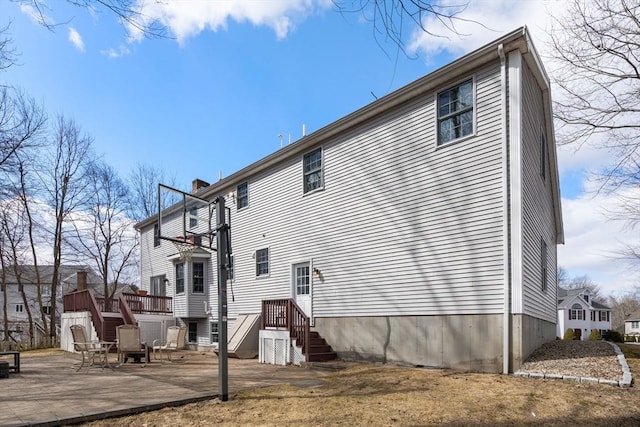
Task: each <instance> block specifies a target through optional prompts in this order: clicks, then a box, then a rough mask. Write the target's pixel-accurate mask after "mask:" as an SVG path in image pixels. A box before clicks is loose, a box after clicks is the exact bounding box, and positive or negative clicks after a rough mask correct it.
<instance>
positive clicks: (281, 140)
mask: <svg viewBox="0 0 640 427" xmlns="http://www.w3.org/2000/svg"><path fill="white" fill-rule="evenodd" d="M278 138H280V148H282V146H283V145H284V142H283V141H284V135H282V134H281V133H279V134H278Z"/></svg>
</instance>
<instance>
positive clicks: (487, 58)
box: [135, 27, 564, 243]
mask: <svg viewBox="0 0 640 427" xmlns="http://www.w3.org/2000/svg"><path fill="white" fill-rule="evenodd" d="M515 50H519V51H520V52H521V53H522V55H523V58H524V60H525V61H526V63H527V64H528V65H529V67H530V69H531V71H532V73H533V75H534V76H535V78H536V80H537V81H538V83H539V85H540V87H541V88H542V92H543V97H544V114H545V118H546V120H545V121H546V123H547V129H546V131H547V138H546V141H547V145H548V147H549V149H548V150H547V152H548V153H549V156H550V163H551V168H550V184H551V187H552V192H553V205H554V214H555V215H554V220H555V225H556V227H555V228H556V230H557V234H556V243H564V228H563V224H562V209H561V205H560V187H559V177H558V167H557V164H558V163H557V159H556V150H555V136H554V135H555V133H554V130H553V118H552V108H551V95H550V92H549V90H550V83H549V77H548V76H547V73H546V71H545V70H544V67H543V66H542V62H541V60H540V57H539V55H538V53H537V52H536V50H535V47H534V46H533V44H532V42H531V37H530V36H529V33H528V31H527V29H526V27H520V28H518V29H516V30H515V31H512V32H511V33H509V34H507V35H505V36H503V37H501V38H499V39H497V40H495V41H494V42H492V43H489V44H487V45H485V46H483V47H481V48H479V49H477V50H475V51H473V52H471V53H469V54H467V55H465V56H463V57H462V58H459V59H458V60H456V61H453V62H451V63H449V64H448V65H445V66H443V67H441V68H439V69H437V70H436V71H434V72H432V73H430V74H427V75H425V76H423V77H422V78H420V79H418V80H416V81H414V82H412V83H410V84H408V85H406V86H404V87H402V88H400V89H398V90H396V91H394V92H392V93H390V94H388V95H386V96H384V97H381V98H380V99H378V100H376V101H374V102H372V103H371V104H368V105H366V106H364V107H362V108H360V109H359V110H357V111H355V112H353V113H351V114H349V115H347V116H345V117H343V118H341V119H339V120H337V121H335V122H333V123H331V124H329V125H327V126H325V127H323V128H321V129H319V130H317V131H316V132H314V133H312V134H310V135H307V136H304V137H302V138H301V139H300V140H298V141H296V142H295V143H292V144H289V145H287V146H285V147H283V148H281V149H280V150H278V151H276V152H274V153H272V154H271V155H269V156H267V157H264V158H263V159H261V160H258V161H257V162H255V163H253V164H251V165H249V166H247V167H245V168H243V169H241V170H239V171H238V172H236V173H233V174H231V175H230V176H228V177H227V178H224V179H221V180H220V181H218V182H217V183H214V184H212V185H210V186H208V187H204V188H202V189H201V190H200V191H199V192H198V194H197V197H199V198H202V199H205V200H213V199H215V197H216V196H218V195H224V194H227V193H228V192H229V191H230V190H233V189H234V187H235V186H236V185H238V184H241V183H243V182H244V181H246V180H247V179H249V178H250V177H252V176H254V175H256V174H259V173H261V172H264V171H265V170H267V169H268V168H270V167H272V166H274V165H276V164H281V163H282V162H285V161H287V160H289V159H291V158H294V157H297V156H300V155H302V154H303V153H305V152H307V151H308V150H310V149H312V148H314V147H316V146H320V145H321V144H322V143H324V142H326V141H327V140H329V139H330V138H334V137H336V136H338V135H340V134H344V133H346V132H349V131H351V130H353V129H354V128H356V127H358V126H362V125H364V124H366V123H368V122H370V121H372V120H374V119H376V118H377V117H380V116H381V115H383V114H385V113H387V112H388V111H389V110H390V109H393V108H397V107H399V106H401V105H403V104H404V103H407V102H409V101H411V100H413V99H415V98H416V97H418V96H421V95H423V94H427V93H430V92H433V91H435V90H437V89H438V88H440V87H442V86H443V85H446V84H448V83H450V82H451V81H454V80H456V79H458V78H460V77H462V76H464V75H466V74H469V73H470V72H472V71H473V70H476V69H477V68H478V67H480V66H482V65H484V64H487V63H489V62H492V61H497V60H499V59H500V58H501V55H506V54H508V53H509V52H512V51H515ZM156 222H157V217H155V216H153V217H150V218H147V219H146V220H143V221H141V222H139V223H138V224H136V225H135V228H136V229H137V230H140V229H142V228H145V227H148V226H150V225H151V224H154V223H156Z"/></svg>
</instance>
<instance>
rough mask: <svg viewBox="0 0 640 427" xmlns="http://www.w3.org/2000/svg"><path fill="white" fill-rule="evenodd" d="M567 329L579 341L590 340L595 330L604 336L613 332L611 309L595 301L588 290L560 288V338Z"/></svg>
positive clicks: (558, 329)
mask: <svg viewBox="0 0 640 427" xmlns="http://www.w3.org/2000/svg"><path fill="white" fill-rule="evenodd" d="M567 329H573V333H574V336H575V338H576V339H579V340H586V339H589V335H590V334H591V331H592V330H594V329H595V330H597V331H598V332H599V333H600V336H602V335H603V334H604V333H605V332H607V331H610V330H611V308H610V307H607V306H605V305H604V304H601V303H599V302H597V301H594V300H593V298H592V297H591V292H590V291H589V290H588V289H586V288H577V289H563V288H558V328H557V331H556V333H557V334H558V337H560V338H562V337H564V333H565V332H566V331H567Z"/></svg>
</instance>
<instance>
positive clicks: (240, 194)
mask: <svg viewBox="0 0 640 427" xmlns="http://www.w3.org/2000/svg"><path fill="white" fill-rule="evenodd" d="M247 206H249V184H248V183H246V182H243V183H242V184H240V185H238V187H237V188H236V208H237V209H242V208H246V207H247Z"/></svg>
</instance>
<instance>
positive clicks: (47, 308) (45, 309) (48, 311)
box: [42, 305, 51, 316]
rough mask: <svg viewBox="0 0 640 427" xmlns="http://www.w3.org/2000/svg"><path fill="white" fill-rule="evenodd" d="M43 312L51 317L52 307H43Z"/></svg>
mask: <svg viewBox="0 0 640 427" xmlns="http://www.w3.org/2000/svg"><path fill="white" fill-rule="evenodd" d="M42 312H43V313H44V314H46V315H47V316H49V315H51V306H49V305H43V306H42Z"/></svg>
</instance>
